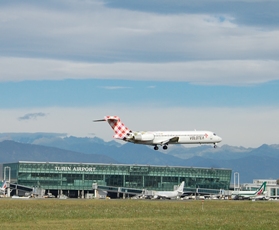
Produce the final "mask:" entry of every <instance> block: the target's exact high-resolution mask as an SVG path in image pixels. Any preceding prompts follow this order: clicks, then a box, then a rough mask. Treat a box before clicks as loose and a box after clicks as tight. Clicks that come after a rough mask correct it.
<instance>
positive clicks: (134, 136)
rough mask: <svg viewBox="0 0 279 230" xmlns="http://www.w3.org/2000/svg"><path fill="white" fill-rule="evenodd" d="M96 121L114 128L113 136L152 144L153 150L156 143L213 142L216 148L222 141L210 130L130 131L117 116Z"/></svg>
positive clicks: (156, 148)
mask: <svg viewBox="0 0 279 230" xmlns="http://www.w3.org/2000/svg"><path fill="white" fill-rule="evenodd" d="M98 121H107V122H108V123H109V125H110V126H111V128H112V129H113V130H114V133H115V135H114V136H113V137H114V138H116V139H120V140H123V141H127V142H132V143H135V144H144V145H153V146H154V149H155V150H158V145H161V146H163V149H167V148H168V146H167V145H168V144H213V145H214V148H216V143H219V142H221V141H222V138H221V137H219V136H217V135H216V134H215V133H213V132H211V131H146V132H144V131H132V130H131V129H129V128H127V127H126V126H125V125H124V124H123V123H122V122H121V121H120V118H119V117H117V116H105V118H104V119H100V120H95V122H98Z"/></svg>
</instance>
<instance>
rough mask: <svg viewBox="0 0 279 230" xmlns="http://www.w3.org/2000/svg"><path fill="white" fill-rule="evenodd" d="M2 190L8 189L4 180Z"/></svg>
mask: <svg viewBox="0 0 279 230" xmlns="http://www.w3.org/2000/svg"><path fill="white" fill-rule="evenodd" d="M1 188H2V189H6V188H7V182H6V181H5V180H4V181H3V184H2V187H1Z"/></svg>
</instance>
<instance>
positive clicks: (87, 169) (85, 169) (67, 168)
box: [55, 166, 96, 172]
mask: <svg viewBox="0 0 279 230" xmlns="http://www.w3.org/2000/svg"><path fill="white" fill-rule="evenodd" d="M95 170H96V168H94V167H71V166H64V167H63V166H62V167H59V166H55V171H75V172H93V171H95Z"/></svg>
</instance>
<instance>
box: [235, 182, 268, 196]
mask: <svg viewBox="0 0 279 230" xmlns="http://www.w3.org/2000/svg"><path fill="white" fill-rule="evenodd" d="M265 188H266V181H265V182H263V183H262V185H261V187H260V188H259V189H258V190H256V191H233V192H232V199H235V200H238V199H264V198H266V193H267V191H265Z"/></svg>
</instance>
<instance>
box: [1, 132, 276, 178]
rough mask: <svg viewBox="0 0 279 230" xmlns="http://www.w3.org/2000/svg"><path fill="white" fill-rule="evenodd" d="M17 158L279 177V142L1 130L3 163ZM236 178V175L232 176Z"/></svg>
mask: <svg viewBox="0 0 279 230" xmlns="http://www.w3.org/2000/svg"><path fill="white" fill-rule="evenodd" d="M17 161H41V162H83V163H120V164H144V165H168V166H188V167H210V168H229V169H232V173H234V172H238V173H239V175H240V182H241V183H244V182H245V183H250V182H252V180H253V179H278V178H279V167H278V166H279V145H266V144H263V145H261V146H260V147H258V148H244V147H234V146H229V145H223V146H221V147H218V148H217V149H214V148H213V147H212V146H211V145H201V146H198V147H189V146H187V147H186V145H170V146H169V149H168V150H167V151H164V150H161V151H155V150H153V148H152V147H148V146H145V145H135V144H131V143H126V144H123V145H122V144H120V143H118V142H116V141H110V142H105V141H104V140H102V139H100V138H98V137H93V138H89V137H86V138H80V137H73V136H70V137H68V136H66V135H65V134H63V133H0V163H8V162H9V163H11V162H17ZM232 180H233V175H232Z"/></svg>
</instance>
